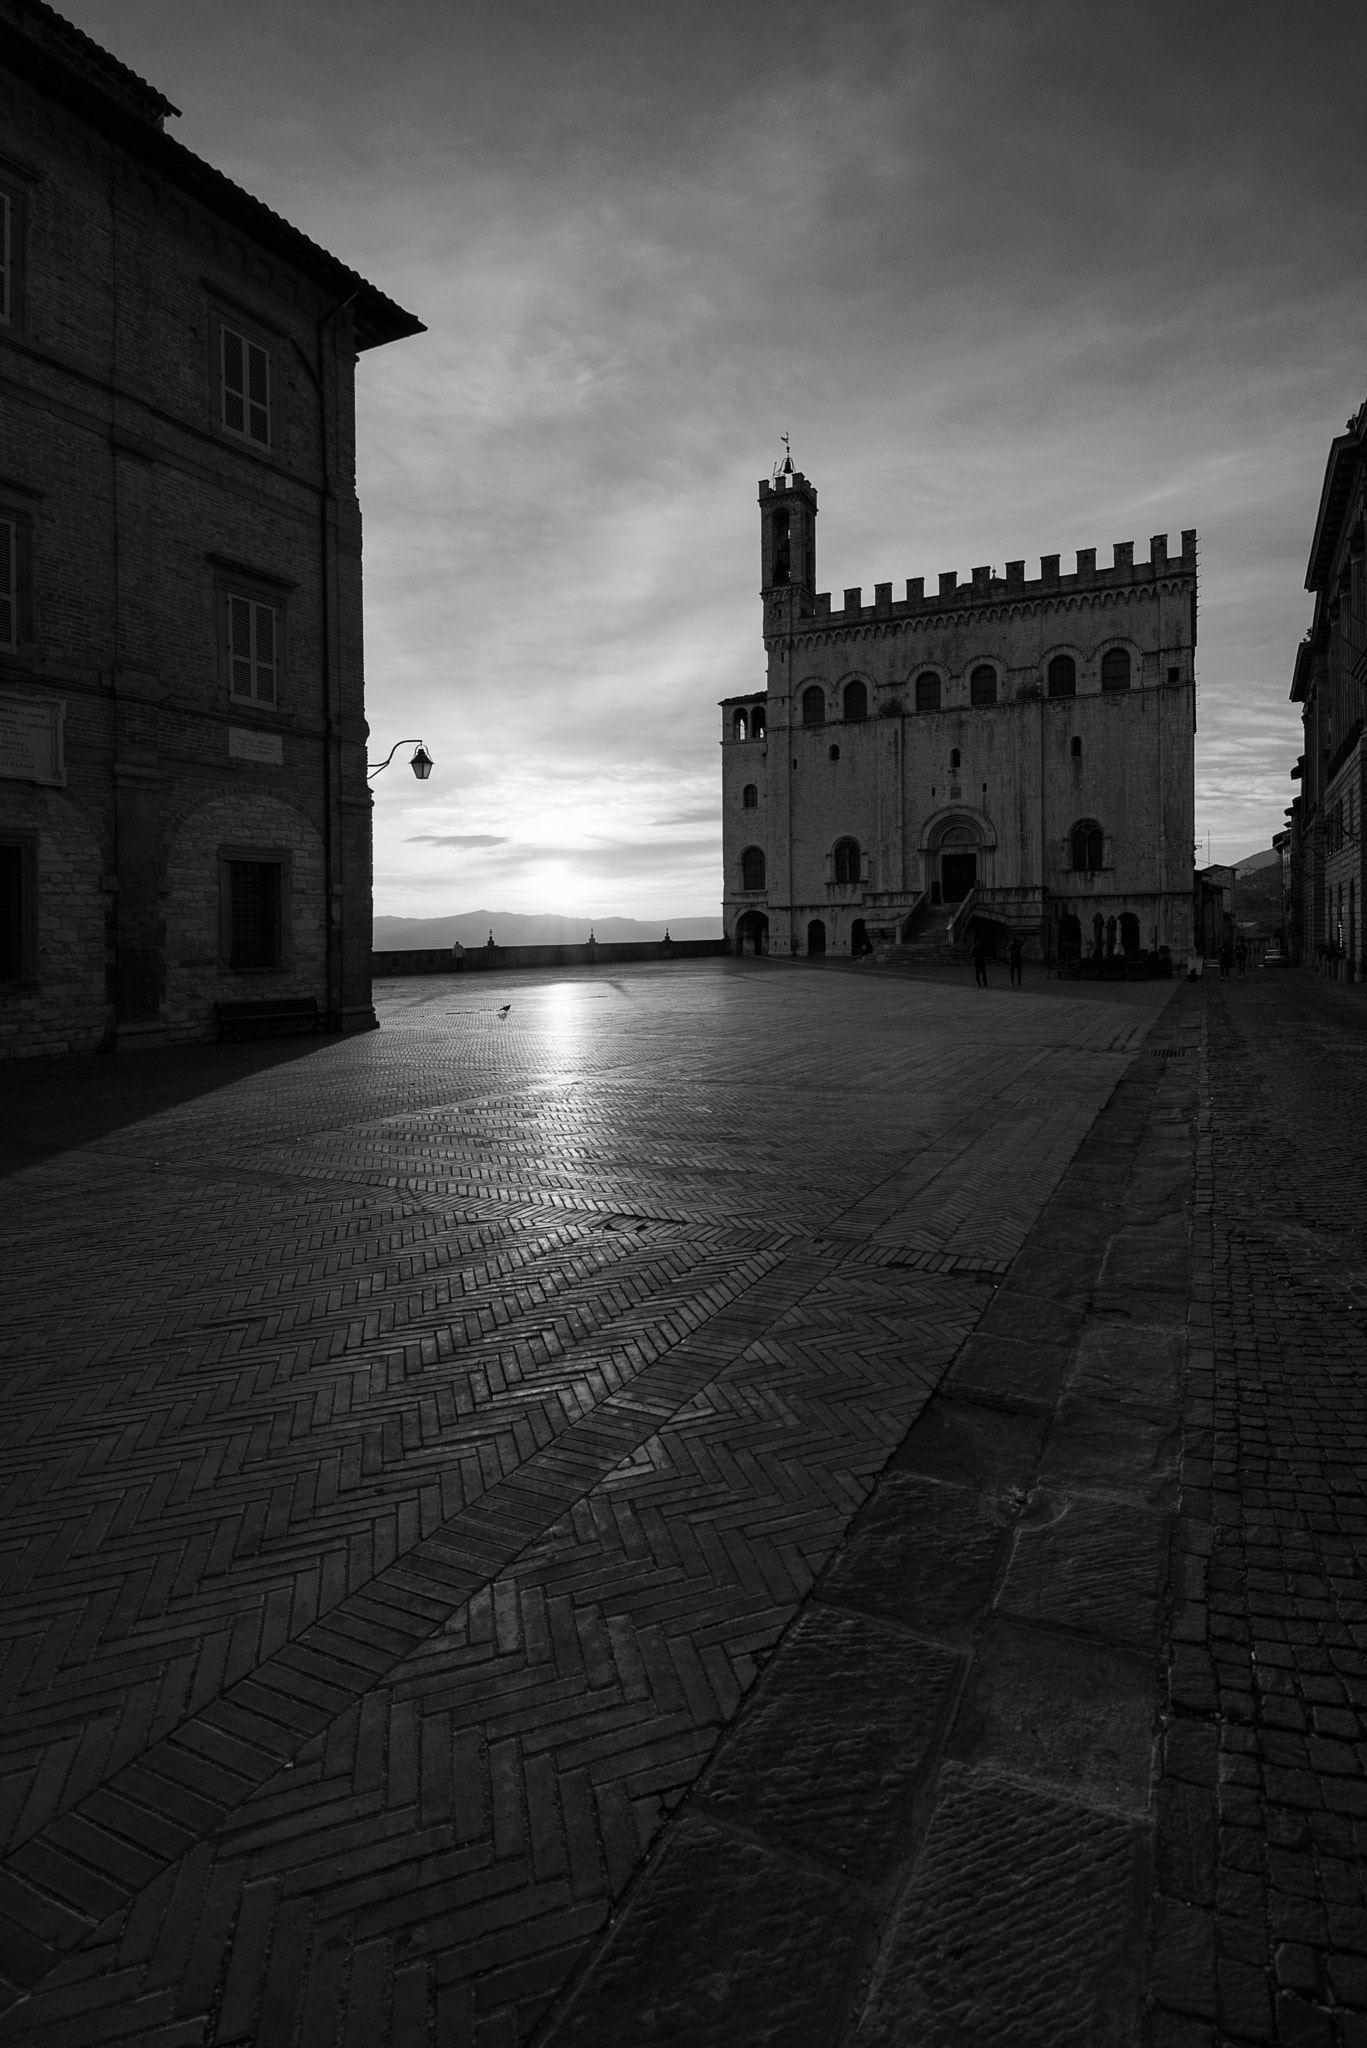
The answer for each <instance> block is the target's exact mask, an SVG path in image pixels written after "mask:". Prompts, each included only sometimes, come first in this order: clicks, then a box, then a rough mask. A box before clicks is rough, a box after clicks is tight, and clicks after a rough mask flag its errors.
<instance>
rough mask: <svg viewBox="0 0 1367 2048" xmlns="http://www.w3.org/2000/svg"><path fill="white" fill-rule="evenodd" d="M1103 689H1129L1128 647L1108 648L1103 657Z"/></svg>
mask: <svg viewBox="0 0 1367 2048" xmlns="http://www.w3.org/2000/svg"><path fill="white" fill-rule="evenodd" d="M1101 687H1102V689H1103V690H1128V689H1129V687H1130V653H1129V649H1128V648H1127V647H1108V648H1107V649H1106V652H1105V653H1104V654H1103V655H1102V657H1101Z"/></svg>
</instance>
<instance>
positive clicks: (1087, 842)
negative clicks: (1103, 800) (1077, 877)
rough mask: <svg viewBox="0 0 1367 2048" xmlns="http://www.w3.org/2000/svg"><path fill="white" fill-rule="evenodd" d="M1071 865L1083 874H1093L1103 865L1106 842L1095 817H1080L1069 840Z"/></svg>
mask: <svg viewBox="0 0 1367 2048" xmlns="http://www.w3.org/2000/svg"><path fill="white" fill-rule="evenodd" d="M1069 845H1070V850H1071V854H1072V859H1071V865H1072V866H1073V867H1074V868H1077V869H1079V870H1080V871H1081V872H1082V873H1084V874H1095V872H1096V870H1097V869H1098V868H1099V867H1101V866H1103V865H1104V862H1105V854H1106V843H1105V838H1104V835H1103V833H1102V830H1101V827H1100V825H1098V824H1097V821H1096V819H1095V818H1080V819H1079V820H1078V822H1077V824H1076V825H1074V827H1073V830H1072V834H1071V837H1070V841H1069Z"/></svg>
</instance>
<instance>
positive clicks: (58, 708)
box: [0, 692, 66, 789]
mask: <svg viewBox="0 0 1367 2048" xmlns="http://www.w3.org/2000/svg"><path fill="white" fill-rule="evenodd" d="M65 713H66V706H65V704H59V703H55V702H54V701H53V700H52V699H51V698H42V697H11V696H9V695H7V694H6V693H3V692H0V776H7V777H8V778H9V780H10V781H12V782H46V783H48V784H50V785H52V786H53V787H55V788H57V789H64V788H65V787H66V755H65V752H64V751H63V745H62V720H63V718H64V716H65Z"/></svg>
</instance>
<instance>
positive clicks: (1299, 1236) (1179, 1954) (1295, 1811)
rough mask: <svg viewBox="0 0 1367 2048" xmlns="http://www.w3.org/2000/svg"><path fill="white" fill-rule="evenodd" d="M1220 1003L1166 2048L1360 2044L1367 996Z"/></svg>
mask: <svg viewBox="0 0 1367 2048" xmlns="http://www.w3.org/2000/svg"><path fill="white" fill-rule="evenodd" d="M1364 994H1367V992H1364V991H1363V990H1361V989H1348V988H1342V987H1340V986H1338V985H1337V984H1335V983H1329V982H1323V981H1319V980H1316V979H1315V978H1314V977H1313V976H1311V975H1308V974H1293V975H1287V976H1285V977H1275V976H1273V975H1270V974H1266V973H1265V974H1263V975H1261V976H1259V977H1257V978H1256V979H1255V980H1251V981H1248V982H1245V983H1240V982H1238V981H1231V982H1228V983H1218V982H1217V983H1215V984H1214V985H1213V986H1212V987H1210V989H1209V993H1208V1003H1209V1038H1208V1059H1207V1060H1206V1062H1205V1063H1204V1070H1203V1074H1202V1084H1201V1097H1202V1130H1201V1144H1200V1166H1199V1175H1200V1180H1199V1190H1198V1213H1197V1234H1196V1243H1195V1270H1194V1295H1195V1299H1194V1301H1193V1305H1192V1354H1191V1380H1190V1387H1189V1401H1188V1416H1187V1425H1188V1426H1187V1440H1186V1447H1185V1457H1184V1463H1183V1495H1182V1519H1181V1522H1180V1524H1179V1545H1178V1551H1177V1560H1176V1561H1177V1575H1176V1576H1177V1583H1178V1587H1179V1589H1180V1594H1181V1597H1180V1599H1179V1601H1178V1604H1177V1606H1176V1609H1175V1612H1174V1626H1173V1642H1172V1646H1171V1659H1172V1661H1171V1678H1170V1692H1171V1702H1170V1704H1171V1718H1170V1721H1169V1724H1168V1729H1167V1739H1166V1745H1165V1758H1164V1772H1163V1779H1162V1792H1161V1805H1160V1825H1159V1836H1158V1851H1159V1853H1158V1873H1157V1874H1158V1899H1157V1914H1156V1921H1155V1934H1156V1946H1155V1951H1154V1958H1153V1971H1152V1992H1153V1996H1154V1999H1155V2009H1154V2013H1153V2026H1152V2032H1151V2040H1152V2041H1153V2042H1154V2043H1156V2044H1161V2048H1213V2044H1216V2043H1236V2042H1237V2043H1240V2044H1243V2043H1251V2042H1257V2043H1273V2042H1275V2043H1277V2044H1278V2048H1364V2044H1367V1782H1364V1764H1365V1763H1367V1746H1365V1737H1367V1579H1365V1576H1364V1574H1365V1573H1367V1501H1364V1471H1365V1470H1367V1168H1365V1167H1364V1157H1365V1156H1367V1090H1364V1086H1363V1078H1364V1075H1365V1074H1367V1001H1364Z"/></svg>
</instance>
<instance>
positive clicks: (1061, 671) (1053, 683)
mask: <svg viewBox="0 0 1367 2048" xmlns="http://www.w3.org/2000/svg"><path fill="white" fill-rule="evenodd" d="M1049 695H1050V696H1051V697H1076V695H1077V663H1076V662H1075V661H1074V660H1073V657H1072V655H1071V654H1056V655H1055V656H1054V658H1053V660H1052V661H1051V662H1050V664H1049Z"/></svg>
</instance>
